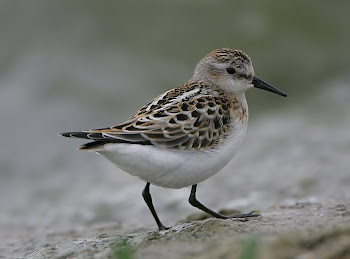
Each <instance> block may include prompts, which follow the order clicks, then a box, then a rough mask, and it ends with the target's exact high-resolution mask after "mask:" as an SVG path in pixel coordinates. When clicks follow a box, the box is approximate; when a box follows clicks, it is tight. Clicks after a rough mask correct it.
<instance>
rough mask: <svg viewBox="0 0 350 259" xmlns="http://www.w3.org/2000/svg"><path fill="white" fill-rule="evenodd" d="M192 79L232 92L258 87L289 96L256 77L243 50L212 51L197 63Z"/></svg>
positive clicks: (241, 91) (242, 91)
mask: <svg viewBox="0 0 350 259" xmlns="http://www.w3.org/2000/svg"><path fill="white" fill-rule="evenodd" d="M192 80H197V81H204V82H207V83H211V84H214V85H216V86H217V87H220V88H222V89H224V90H225V91H227V92H232V93H244V92H245V91H246V90H247V89H249V88H252V87H256V88H260V89H264V90H267V91H270V92H273V93H276V94H279V95H282V96H287V95H286V94H285V93H284V92H282V91H281V90H279V89H277V88H275V87H273V86H272V85H270V84H268V83H266V82H264V81H262V80H261V79H259V78H258V77H256V76H255V73H254V68H253V64H252V61H251V59H250V57H249V56H248V55H247V54H245V53H244V52H243V51H241V50H233V49H228V48H223V49H217V50H214V51H212V52H210V53H209V54H208V55H207V56H205V57H204V58H203V59H202V60H201V61H200V62H199V63H198V64H197V66H196V69H195V71H194V75H193V77H192Z"/></svg>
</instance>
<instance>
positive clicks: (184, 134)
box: [82, 83, 232, 150]
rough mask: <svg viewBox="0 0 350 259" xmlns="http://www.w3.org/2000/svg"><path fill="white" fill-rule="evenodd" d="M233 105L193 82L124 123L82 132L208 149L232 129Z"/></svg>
mask: <svg viewBox="0 0 350 259" xmlns="http://www.w3.org/2000/svg"><path fill="white" fill-rule="evenodd" d="M231 105H232V103H231V101H230V100H229V99H228V98H225V97H224V96H222V95H220V94H217V93H216V95H213V94H209V93H208V92H207V90H205V89H204V88H203V85H201V84H193V83H192V84H190V85H184V86H182V87H179V88H176V89H173V90H170V91H168V92H166V93H164V94H162V95H160V96H158V97H156V98H155V99H154V100H153V101H151V102H150V103H148V104H146V105H145V106H144V107H142V108H141V109H140V110H139V111H138V112H137V113H136V114H135V115H133V116H132V117H131V118H130V119H129V120H127V121H126V122H124V123H122V124H119V125H117V126H113V127H109V128H104V129H95V130H88V131H83V132H82V133H84V134H87V135H88V137H89V138H90V139H93V140H97V141H103V142H106V143H108V142H123V141H125V142H128V143H138V144H142V143H146V144H152V145H155V146H159V147H167V148H178V149H187V150H205V149H209V148H211V147H213V146H215V144H217V143H218V142H219V141H220V140H221V139H223V138H224V136H225V135H226V133H227V132H228V127H229V121H230V108H231Z"/></svg>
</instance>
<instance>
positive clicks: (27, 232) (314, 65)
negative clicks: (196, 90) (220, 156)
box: [0, 0, 350, 256]
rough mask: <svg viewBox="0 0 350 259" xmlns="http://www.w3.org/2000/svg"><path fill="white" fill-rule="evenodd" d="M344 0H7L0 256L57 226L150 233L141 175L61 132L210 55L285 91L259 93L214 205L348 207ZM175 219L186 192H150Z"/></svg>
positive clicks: (213, 189) (207, 194) (103, 118)
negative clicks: (220, 54) (228, 53)
mask: <svg viewBox="0 0 350 259" xmlns="http://www.w3.org/2000/svg"><path fill="white" fill-rule="evenodd" d="M349 10H350V2H349V1H341V0H339V1H332V2H330V1H329V2H322V3H321V2H320V1H316V0H313V1H302V0H296V1H288V2H286V1H273V0H265V1H257V0H256V1H250V3H246V2H242V1H241V2H236V1H225V0H219V1H202V0H201V1H199V0H197V1H182V0H181V1H160V0H158V1H156V0H151V1H138V2H137V1H68V0H67V1H40V0H36V1H13V0H3V1H1V2H0V31H1V37H0V121H1V127H0V130H1V131H0V133H1V134H0V141H1V149H0V229H1V234H0V244H2V245H1V246H0V255H1V254H2V255H3V256H6V255H10V254H12V255H14V254H16V255H21V256H23V255H24V254H25V253H28V252H30V251H32V250H33V249H35V248H36V247H37V246H39V245H42V244H43V243H44V242H45V239H46V238H47V235H48V234H57V233H69V232H72V231H85V230H87V229H91V228H99V227H105V226H113V227H118V228H120V229H121V231H124V232H125V231H126V232H127V231H129V232H132V231H136V230H138V229H153V228H155V223H154V222H153V221H154V220H153V218H152V216H151V215H150V213H149V211H148V208H147V206H146V205H145V204H144V201H143V199H142V196H141V191H142V189H143V187H144V183H143V182H142V181H140V180H138V179H137V178H134V177H132V176H130V175H128V174H126V173H124V172H122V171H121V170H119V169H118V168H116V167H115V166H114V165H113V164H110V163H109V162H108V161H107V160H105V159H104V158H103V157H100V156H98V155H95V154H93V153H89V152H78V151H76V148H77V147H78V146H79V145H80V144H82V143H84V141H79V140H72V139H64V138H61V137H59V136H58V133H60V132H63V131H74V130H81V129H90V128H101V127H105V126H111V125H114V124H117V123H121V122H123V121H124V120H126V119H127V118H128V117H129V116H131V115H132V114H133V113H134V112H135V111H136V110H138V109H139V108H140V107H141V106H142V105H144V104H145V103H147V102H148V101H150V100H151V99H152V98H153V97H155V96H156V95H158V94H160V93H162V92H164V91H166V90H169V89H171V88H175V87H177V86H179V85H181V84H183V83H184V82H186V81H187V80H188V79H189V78H190V77H191V76H192V73H193V70H194V67H195V65H196V63H197V62H198V61H199V60H200V59H201V58H202V57H204V56H205V55H206V54H207V53H209V52H210V51H212V50H214V49H217V48H222V47H228V48H234V49H241V50H243V51H245V52H246V53H247V54H248V55H249V56H250V57H251V58H252V60H253V64H254V68H255V71H256V74H257V76H259V77H260V78H262V79H263V80H265V81H267V82H269V83H271V84H273V85H274V86H276V87H278V88H280V89H281V90H283V91H285V92H286V93H287V94H288V97H287V98H282V97H280V96H277V95H274V94H271V93H268V92H263V91H260V90H257V89H255V90H251V91H249V92H248V93H247V99H248V104H249V108H250V122H249V123H250V125H249V127H248V134H247V136H246V140H245V141H244V142H243V145H242V148H241V150H240V152H239V153H238V154H237V155H236V157H235V158H234V159H233V160H232V161H231V163H230V164H229V165H228V166H227V167H225V169H223V170H222V172H220V173H219V174H217V175H216V176H214V177H213V178H211V179H209V180H207V181H206V182H204V183H202V184H200V185H199V187H198V198H199V200H201V201H202V202H203V203H204V204H206V205H208V206H209V207H211V208H213V209H220V208H236V209H239V210H242V211H251V210H252V209H261V210H262V211H263V210H264V209H266V208H269V206H274V205H278V204H285V203H288V202H293V201H299V200H306V201H310V202H338V201H348V200H349V198H350V191H349V189H350V188H348V187H349V184H350V172H349V168H350V162H349V155H350V135H349V128H350V120H349V119H350V115H349V111H350V102H349V99H350V85H349V79H350V75H349V72H350V51H349V46H350V33H349V27H350V19H349V16H348V13H349ZM151 191H152V194H153V200H154V203H155V207H156V209H157V211H158V213H159V214H160V217H161V219H162V220H163V222H164V224H166V225H169V226H170V225H173V224H176V222H177V221H179V220H180V219H184V218H185V217H186V215H188V214H189V213H192V212H194V211H196V210H195V209H194V208H192V207H191V206H190V205H189V204H188V203H187V198H188V195H189V188H185V189H182V190H164V189H161V188H158V187H152V189H151Z"/></svg>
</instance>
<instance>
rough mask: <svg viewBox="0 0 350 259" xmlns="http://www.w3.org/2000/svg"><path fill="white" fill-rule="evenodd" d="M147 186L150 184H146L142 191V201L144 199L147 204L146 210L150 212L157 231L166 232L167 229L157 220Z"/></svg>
mask: <svg viewBox="0 0 350 259" xmlns="http://www.w3.org/2000/svg"><path fill="white" fill-rule="evenodd" d="M149 186H150V183H147V184H146V186H145V189H143V191H142V196H143V199H144V200H145V202H146V203H147V206H148V208H149V209H150V211H151V212H152V215H153V217H154V219H155V220H156V222H157V225H158V229H159V230H166V229H169V228H167V227H165V226H164V225H163V224H162V222H160V220H159V218H158V215H157V212H156V211H155V209H154V206H153V203H152V197H151V193H150V192H149Z"/></svg>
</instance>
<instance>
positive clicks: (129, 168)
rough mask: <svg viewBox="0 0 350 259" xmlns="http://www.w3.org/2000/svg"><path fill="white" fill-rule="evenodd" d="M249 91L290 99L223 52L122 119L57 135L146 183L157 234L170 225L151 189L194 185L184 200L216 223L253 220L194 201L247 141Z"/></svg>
mask: <svg viewBox="0 0 350 259" xmlns="http://www.w3.org/2000/svg"><path fill="white" fill-rule="evenodd" d="M250 88H260V89H263V90H266V91H270V92H272V93H275V94H278V95H280V96H283V97H286V96H287V95H286V94H285V93H284V92H283V91H281V90H279V89H277V88H276V87H274V86H272V85H271V84H269V83H267V82H265V81H263V80H261V79H260V78H258V77H256V76H255V73H254V68H253V65H252V61H251V59H250V57H249V56H248V55H247V54H245V53H244V52H243V51H241V50H235V49H230V48H221V49H217V50H214V51H212V52H210V53H209V54H207V55H206V56H205V57H204V58H203V59H202V60H200V61H199V63H198V64H197V65H196V67H195V70H194V74H193V76H192V78H191V79H190V80H189V81H187V82H186V83H185V84H183V85H181V86H179V87H177V88H174V89H171V90H168V91H166V92H165V93H163V94H161V95H159V96H157V97H155V98H154V99H153V100H152V101H150V102H149V103H147V104H146V105H144V106H143V107H142V108H141V109H139V110H138V111H137V112H136V113H135V114H134V115H133V116H131V117H130V118H129V119H128V120H126V121H125V122H123V123H121V124H118V125H116V126H111V127H106V128H99V129H92V130H82V131H74V132H64V133H61V134H60V135H61V136H64V137H70V138H81V139H88V140H90V142H88V143H86V144H84V145H82V146H80V148H79V149H80V150H88V151H94V152H97V153H98V154H101V155H103V156H104V157H106V158H107V159H108V160H110V161H111V162H112V163H114V164H115V165H117V166H118V167H119V168H120V169H122V170H123V171H125V172H127V173H129V174H131V175H134V176H137V177H139V178H140V179H142V180H143V181H145V182H146V186H145V187H144V189H143V191H142V196H143V198H144V200H145V202H146V204H147V206H148V208H149V210H150V212H151V214H152V215H153V217H154V219H155V221H156V223H157V226H158V230H159V231H161V230H166V229H169V228H168V227H166V226H165V225H163V223H162V222H161V221H160V219H159V217H158V214H157V212H156V210H155V208H154V205H153V201H152V196H151V193H150V185H156V186H160V187H164V188H172V189H180V188H184V187H189V186H191V192H190V196H189V199H188V201H189V203H190V204H191V205H192V206H194V207H196V208H198V209H200V210H202V211H204V212H206V213H208V214H210V215H212V216H214V217H216V218H221V219H228V218H241V219H248V218H250V217H258V216H260V215H259V214H256V213H255V212H254V211H252V212H250V213H246V214H239V215H231V216H227V215H223V214H220V213H217V212H215V211H213V210H211V209H209V208H208V207H206V206H205V205H203V204H202V203H201V202H199V201H198V199H197V197H196V190H197V185H198V184H199V183H201V182H203V181H205V180H207V179H208V178H210V177H211V176H213V175H215V174H216V173H217V172H219V171H220V170H221V169H222V168H223V167H224V166H225V165H227V164H228V162H229V161H230V160H231V159H232V158H233V157H234V155H235V153H236V152H237V150H238V147H239V146H240V145H241V143H242V141H243V139H244V137H245V134H246V130H247V122H248V105H247V101H246V97H245V91H246V90H248V89H250Z"/></svg>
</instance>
